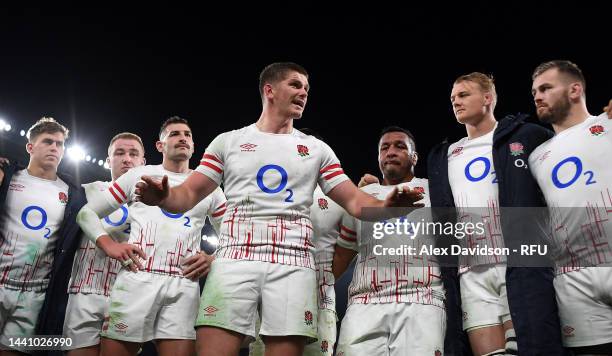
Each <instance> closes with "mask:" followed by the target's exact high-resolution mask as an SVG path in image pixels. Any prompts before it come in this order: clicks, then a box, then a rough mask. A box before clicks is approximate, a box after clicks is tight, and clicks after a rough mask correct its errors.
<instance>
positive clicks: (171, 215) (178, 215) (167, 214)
mask: <svg viewBox="0 0 612 356" xmlns="http://www.w3.org/2000/svg"><path fill="white" fill-rule="evenodd" d="M159 210H161V212H162V213H164V215H166V216H167V217H169V218H170V219H178V218H180V217H181V216H183V213H178V214H172V213H170V212H168V211H165V210H164V209H162V208H159Z"/></svg>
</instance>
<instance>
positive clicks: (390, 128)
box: [378, 126, 416, 151]
mask: <svg viewBox="0 0 612 356" xmlns="http://www.w3.org/2000/svg"><path fill="white" fill-rule="evenodd" d="M389 132H402V133H405V134H406V136H408V138H409V139H410V140H411V141H412V149H414V150H415V151H416V140H415V139H414V135H413V134H412V132H410V131H408V130H407V129H405V128H403V127H399V126H387V127H385V128H383V129H382V131H380V135H379V136H378V142H379V143H380V139H381V138H382V137H383V136H384V135H386V134H388V133H389Z"/></svg>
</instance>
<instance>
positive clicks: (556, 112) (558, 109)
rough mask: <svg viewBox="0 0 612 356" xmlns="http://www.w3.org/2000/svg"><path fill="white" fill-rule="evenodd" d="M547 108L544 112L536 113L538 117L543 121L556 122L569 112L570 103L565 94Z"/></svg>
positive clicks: (560, 120) (563, 118)
mask: <svg viewBox="0 0 612 356" xmlns="http://www.w3.org/2000/svg"><path fill="white" fill-rule="evenodd" d="M547 108H548V110H547V111H545V112H544V113H542V114H540V113H538V114H537V115H538V118H539V119H540V121H542V122H544V123H547V124H556V123H559V122H562V121H563V120H565V118H566V117H567V115H568V114H569V111H570V108H571V104H570V101H569V98H568V97H567V95H564V96H562V97H561V98H560V99H559V100H558V101H557V102H556V103H554V104H553V105H552V106H547ZM536 112H537V111H536Z"/></svg>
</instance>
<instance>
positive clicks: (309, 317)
mask: <svg viewBox="0 0 612 356" xmlns="http://www.w3.org/2000/svg"><path fill="white" fill-rule="evenodd" d="M304 323H306V325H312V312H311V311H310V310H306V311H305V312H304Z"/></svg>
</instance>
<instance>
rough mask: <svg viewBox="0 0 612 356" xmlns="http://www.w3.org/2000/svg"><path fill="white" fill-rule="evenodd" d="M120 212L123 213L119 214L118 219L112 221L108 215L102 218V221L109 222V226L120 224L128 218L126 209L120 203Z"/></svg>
mask: <svg viewBox="0 0 612 356" xmlns="http://www.w3.org/2000/svg"><path fill="white" fill-rule="evenodd" d="M121 213H122V214H123V215H121V219H119V220H118V221H112V220H111V219H110V215H109V216H107V217H105V218H104V222H105V223H107V224H109V225H110V226H121V225H123V224H124V223H125V221H126V220H127V218H128V209H127V207H126V206H125V205H121Z"/></svg>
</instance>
